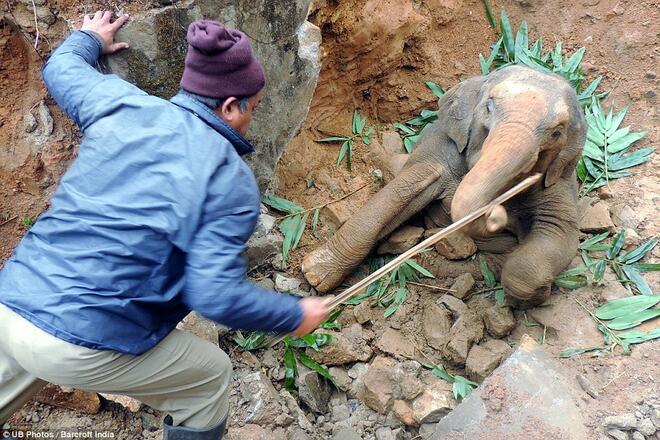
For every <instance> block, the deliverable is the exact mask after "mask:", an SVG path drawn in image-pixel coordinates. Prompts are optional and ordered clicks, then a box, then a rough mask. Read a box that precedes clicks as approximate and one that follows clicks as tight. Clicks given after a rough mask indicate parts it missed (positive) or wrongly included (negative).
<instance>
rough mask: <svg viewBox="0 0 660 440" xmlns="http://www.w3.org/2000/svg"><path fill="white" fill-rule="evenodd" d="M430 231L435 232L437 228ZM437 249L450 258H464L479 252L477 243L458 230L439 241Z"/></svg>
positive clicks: (436, 245)
mask: <svg viewBox="0 0 660 440" xmlns="http://www.w3.org/2000/svg"><path fill="white" fill-rule="evenodd" d="M429 232H433V233H435V232H437V230H433V229H432V230H430V231H429ZM435 250H436V251H438V253H439V254H440V255H442V256H443V257H445V258H447V259H449V260H463V259H465V258H468V257H470V256H472V255H474V253H475V252H477V245H476V244H475V243H474V240H472V239H471V238H470V237H468V236H467V235H465V234H462V233H460V232H456V233H454V234H451V235H449V236H448V237H445V238H443V239H442V240H440V241H439V242H437V243H436V244H435Z"/></svg>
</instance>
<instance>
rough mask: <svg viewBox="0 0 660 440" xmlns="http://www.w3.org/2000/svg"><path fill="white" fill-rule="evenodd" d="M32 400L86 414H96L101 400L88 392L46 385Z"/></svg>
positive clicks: (96, 395)
mask: <svg viewBox="0 0 660 440" xmlns="http://www.w3.org/2000/svg"><path fill="white" fill-rule="evenodd" d="M34 400H36V401H37V402H41V403H46V404H48V405H53V406H59V407H62V408H67V409H73V410H78V411H82V412H85V413H87V414H96V413H98V412H99V410H100V409H101V399H100V398H99V396H98V394H96V393H92V392H89V391H82V390H74V389H67V390H66V391H65V390H63V389H62V388H60V387H58V386H57V385H52V384H48V385H46V386H45V387H44V388H42V389H41V390H40V391H39V392H38V393H37V395H36V396H35V397H34Z"/></svg>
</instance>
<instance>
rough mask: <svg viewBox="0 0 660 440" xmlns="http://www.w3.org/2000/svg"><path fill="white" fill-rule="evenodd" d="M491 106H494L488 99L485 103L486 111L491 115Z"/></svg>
mask: <svg viewBox="0 0 660 440" xmlns="http://www.w3.org/2000/svg"><path fill="white" fill-rule="evenodd" d="M493 106H494V104H493V100H492V99H489V100H488V101H486V111H487V112H488V113H493Z"/></svg>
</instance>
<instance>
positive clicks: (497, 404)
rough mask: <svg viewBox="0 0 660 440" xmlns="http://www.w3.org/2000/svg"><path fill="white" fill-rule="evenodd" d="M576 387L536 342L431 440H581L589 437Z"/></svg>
mask: <svg viewBox="0 0 660 440" xmlns="http://www.w3.org/2000/svg"><path fill="white" fill-rule="evenodd" d="M579 395H580V392H579V390H578V389H577V384H576V383H575V382H574V380H573V379H572V378H570V377H569V374H568V373H567V372H565V371H564V370H563V368H562V367H561V365H559V364H558V363H557V362H556V361H554V360H553V359H551V358H550V356H548V355H547V354H546V353H545V352H544V351H543V349H542V347H541V346H540V345H538V344H537V343H536V342H534V340H532V338H530V337H528V336H525V337H524V338H523V340H522V341H521V343H520V347H519V348H518V349H517V350H516V352H515V353H514V354H512V355H511V356H510V357H509V358H508V359H507V360H506V361H505V362H504V363H503V364H502V365H501V366H500V367H499V368H497V369H496V370H495V371H494V372H493V374H492V375H491V376H489V377H488V378H486V380H485V381H484V382H483V383H482V384H481V386H479V388H477V389H476V390H475V391H473V392H472V394H470V395H469V396H468V397H467V398H466V399H465V400H463V402H462V403H461V404H460V405H458V407H456V409H455V410H454V411H452V412H451V413H450V414H449V415H447V416H446V417H444V418H443V419H442V420H440V422H439V423H438V424H437V425H436V429H435V433H434V434H433V435H432V436H431V440H441V439H443V440H444V439H459V438H465V439H475V440H482V439H483V440H485V439H518V438H521V439H522V438H525V439H546V438H557V439H558V438H561V439H566V440H578V439H579V440H581V439H586V438H591V437H589V436H588V435H587V430H586V428H585V421H584V419H583V418H582V416H581V411H580V408H579V406H578V401H579V397H578V396H579Z"/></svg>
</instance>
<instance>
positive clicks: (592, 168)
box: [582, 156, 604, 180]
mask: <svg viewBox="0 0 660 440" xmlns="http://www.w3.org/2000/svg"><path fill="white" fill-rule="evenodd" d="M582 161H583V162H584V166H585V167H586V168H587V172H588V173H589V175H590V176H591V178H592V179H595V180H597V179H600V178H601V177H602V176H603V174H604V171H603V170H602V167H601V166H600V165H596V164H594V162H593V161H592V160H591V159H589V158H588V157H585V156H582Z"/></svg>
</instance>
